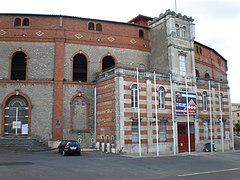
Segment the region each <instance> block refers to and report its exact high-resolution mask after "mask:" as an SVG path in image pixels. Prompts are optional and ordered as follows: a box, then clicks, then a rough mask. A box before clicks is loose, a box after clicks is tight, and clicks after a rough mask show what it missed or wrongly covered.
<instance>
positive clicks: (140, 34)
mask: <svg viewBox="0 0 240 180" xmlns="http://www.w3.org/2000/svg"><path fill="white" fill-rule="evenodd" d="M139 38H142V39H143V38H144V32H143V30H142V29H140V30H139Z"/></svg>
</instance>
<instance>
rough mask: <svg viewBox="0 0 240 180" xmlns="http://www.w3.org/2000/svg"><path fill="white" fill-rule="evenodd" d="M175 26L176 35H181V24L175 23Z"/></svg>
mask: <svg viewBox="0 0 240 180" xmlns="http://www.w3.org/2000/svg"><path fill="white" fill-rule="evenodd" d="M175 28H176V36H177V37H179V36H180V29H179V25H178V24H176V25H175Z"/></svg>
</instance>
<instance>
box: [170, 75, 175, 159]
mask: <svg viewBox="0 0 240 180" xmlns="http://www.w3.org/2000/svg"><path fill="white" fill-rule="evenodd" d="M170 86H171V103H172V129H173V154H174V155H176V132H175V119H174V118H175V117H174V115H175V114H174V107H173V84H172V74H170Z"/></svg>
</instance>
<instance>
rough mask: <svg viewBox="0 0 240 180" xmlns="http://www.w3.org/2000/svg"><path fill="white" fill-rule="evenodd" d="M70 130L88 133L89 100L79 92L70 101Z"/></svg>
mask: <svg viewBox="0 0 240 180" xmlns="http://www.w3.org/2000/svg"><path fill="white" fill-rule="evenodd" d="M78 115H81V119H80V118H78ZM83 117H84V118H83ZM70 130H71V131H74V130H77V131H89V98H88V97H87V96H85V95H84V94H82V93H81V92H78V94H76V95H74V96H73V97H72V98H71V100H70Z"/></svg>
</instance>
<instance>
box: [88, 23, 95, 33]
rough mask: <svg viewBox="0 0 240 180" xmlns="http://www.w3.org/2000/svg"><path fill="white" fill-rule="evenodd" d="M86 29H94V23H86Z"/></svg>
mask: <svg viewBox="0 0 240 180" xmlns="http://www.w3.org/2000/svg"><path fill="white" fill-rule="evenodd" d="M88 30H89V31H94V23H93V22H90V23H88Z"/></svg>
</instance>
